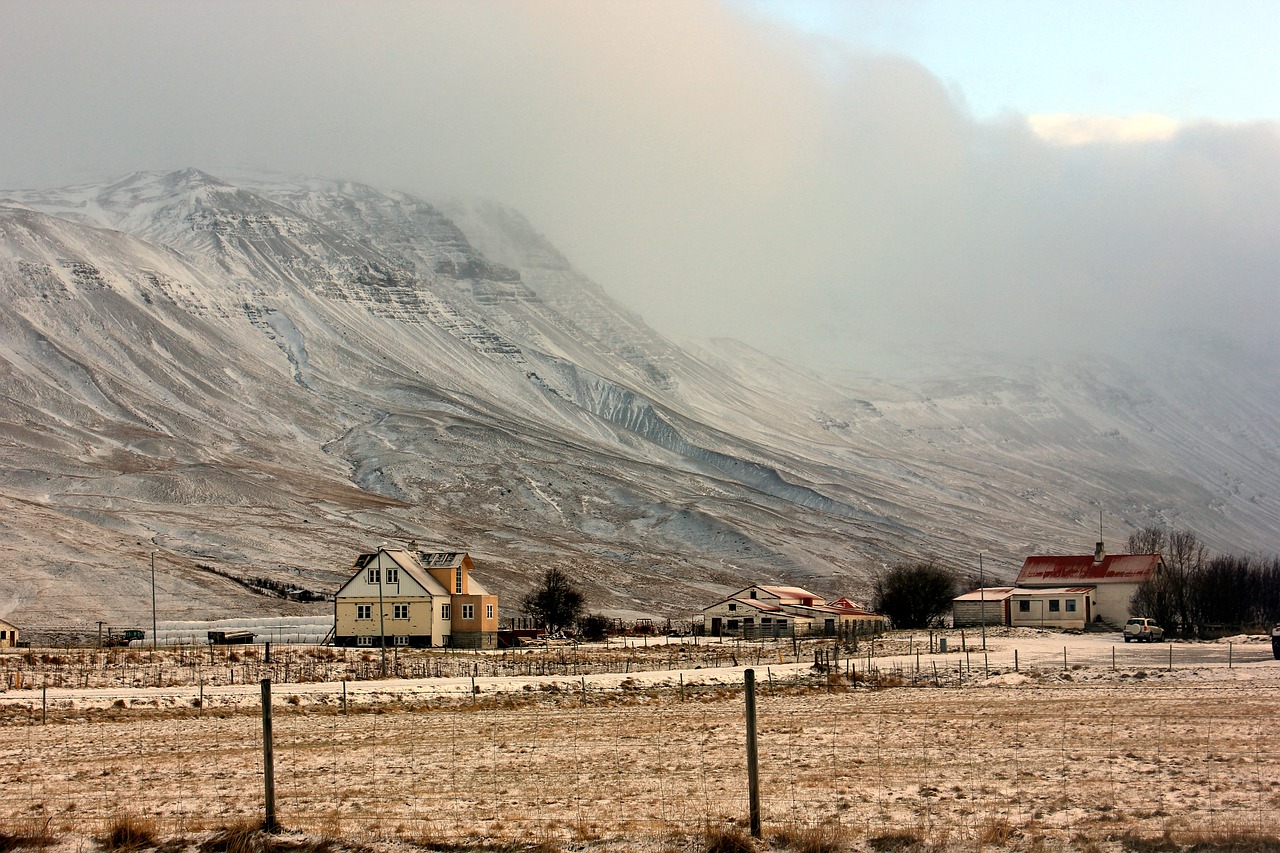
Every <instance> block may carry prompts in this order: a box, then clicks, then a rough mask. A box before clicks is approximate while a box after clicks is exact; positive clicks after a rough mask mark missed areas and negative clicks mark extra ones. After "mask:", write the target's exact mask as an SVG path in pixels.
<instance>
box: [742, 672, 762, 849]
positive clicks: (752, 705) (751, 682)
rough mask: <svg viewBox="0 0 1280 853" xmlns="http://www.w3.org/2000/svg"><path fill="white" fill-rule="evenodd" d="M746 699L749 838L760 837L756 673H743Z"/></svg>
mask: <svg viewBox="0 0 1280 853" xmlns="http://www.w3.org/2000/svg"><path fill="white" fill-rule="evenodd" d="M743 677H744V678H745V679H746V699H747V799H748V804H749V808H750V810H751V815H750V820H751V837H752V838H759V837H760V768H759V766H758V763H757V758H758V753H757V751H756V673H755V670H753V669H748V670H746V671H745V672H743Z"/></svg>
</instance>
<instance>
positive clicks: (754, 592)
mask: <svg viewBox="0 0 1280 853" xmlns="http://www.w3.org/2000/svg"><path fill="white" fill-rule="evenodd" d="M751 597H752V598H755V597H756V591H755V590H754V589H753V590H751Z"/></svg>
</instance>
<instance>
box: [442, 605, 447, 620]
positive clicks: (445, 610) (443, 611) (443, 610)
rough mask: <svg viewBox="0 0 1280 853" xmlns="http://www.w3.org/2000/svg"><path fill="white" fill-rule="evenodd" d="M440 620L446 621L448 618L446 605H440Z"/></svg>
mask: <svg viewBox="0 0 1280 853" xmlns="http://www.w3.org/2000/svg"><path fill="white" fill-rule="evenodd" d="M440 618H441V619H448V618H449V605H447V604H441V605H440Z"/></svg>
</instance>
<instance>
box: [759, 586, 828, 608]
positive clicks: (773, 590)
mask: <svg viewBox="0 0 1280 853" xmlns="http://www.w3.org/2000/svg"><path fill="white" fill-rule="evenodd" d="M758 588H759V589H762V590H764V591H765V592H767V593H769V594H770V595H776V596H777V597H778V598H779V599H781V600H782V601H784V602H788V603H796V604H800V603H803V602H805V601H811V602H813V603H814V604H817V603H820V602H825V601H826V599H825V598H823V597H822V596H820V595H818V594H817V593H816V592H809V590H807V589H801V588H800V587H798V586H764V585H761V586H760V587H758Z"/></svg>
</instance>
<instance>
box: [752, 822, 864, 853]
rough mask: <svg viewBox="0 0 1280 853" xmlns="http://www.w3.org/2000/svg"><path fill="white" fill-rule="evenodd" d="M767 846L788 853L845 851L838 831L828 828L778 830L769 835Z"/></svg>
mask: <svg viewBox="0 0 1280 853" xmlns="http://www.w3.org/2000/svg"><path fill="white" fill-rule="evenodd" d="M769 846H771V847H778V848H782V849H784V850H787V851H789V853H841V851H842V850H844V849H845V843H844V840H843V839H842V837H841V833H840V831H839V830H837V829H836V828H834V827H829V826H811V827H804V828H802V829H784V830H780V831H778V832H774V833H771V834H770V835H769Z"/></svg>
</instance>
